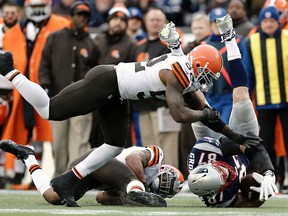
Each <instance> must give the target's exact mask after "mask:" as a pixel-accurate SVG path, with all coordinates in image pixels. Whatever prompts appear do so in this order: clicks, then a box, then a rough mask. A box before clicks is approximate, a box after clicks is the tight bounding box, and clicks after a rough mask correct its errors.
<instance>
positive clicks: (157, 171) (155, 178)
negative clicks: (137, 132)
mask: <svg viewBox="0 0 288 216" xmlns="http://www.w3.org/2000/svg"><path fill="white" fill-rule="evenodd" d="M32 148H33V147H31V146H30V147H29V146H22V145H18V144H16V143H15V142H13V141H10V140H3V141H0V149H2V150H3V151H6V152H9V153H12V154H14V155H15V156H17V157H18V159H21V160H22V162H23V163H24V164H25V165H26V166H27V169H28V170H29V172H30V175H31V177H32V180H33V182H34V184H35V186H36V188H37V190H38V191H39V192H40V193H41V195H42V196H43V198H44V199H45V200H46V201H47V202H48V203H50V204H53V205H61V204H65V201H63V200H62V199H61V198H60V197H59V196H58V194H57V193H56V192H55V191H54V190H53V188H52V187H51V185H50V181H51V179H50V177H48V176H47V175H46V174H45V173H44V172H43V170H42V169H41V167H40V165H39V164H38V162H37V160H36V158H35V152H34V151H33V149H32ZM92 151H93V149H92V150H91V151H88V152H87V153H85V154H83V155H81V156H80V157H78V158H77V159H75V160H74V161H73V162H72V163H71V164H70V165H69V167H68V170H70V169H71V168H72V167H73V166H74V165H75V164H77V163H79V162H80V161H82V160H83V159H85V158H86V157H87V156H88V155H89V154H90V153H91V152H92ZM163 157H164V155H163V151H162V149H161V148H160V147H158V146H147V147H130V148H127V149H124V150H123V151H122V152H121V153H120V154H119V155H118V156H117V157H116V158H114V159H112V160H110V161H109V162H107V163H106V164H105V165H104V166H102V167H101V168H99V169H98V170H96V171H94V172H92V173H90V174H89V175H87V176H86V177H85V178H83V179H82V180H81V181H79V182H78V183H77V184H76V185H75V187H74V191H73V196H74V197H75V199H76V200H78V199H80V198H81V197H82V196H83V195H84V194H85V193H86V192H87V191H89V190H92V189H98V190H104V191H100V192H98V193H97V195H96V200H97V202H98V203H101V204H104V205H123V204H131V205H138V206H139V205H140V206H150V207H166V205H167V203H166V201H165V200H164V199H163V198H167V197H169V198H171V197H173V196H174V195H175V194H177V193H178V192H179V191H180V190H181V188H182V183H183V181H184V178H183V175H182V174H181V173H180V171H179V170H177V169H176V168H174V167H172V168H171V169H169V170H165V172H162V171H161V170H162V166H163V165H162V161H163ZM166 166H167V165H166ZM178 172H179V173H178ZM175 174H176V175H175ZM164 175H165V177H168V178H165V179H164V180H163V179H162V176H164ZM138 179H139V180H140V181H141V182H142V183H143V184H144V185H146V188H147V189H149V190H150V189H151V190H153V193H148V192H141V193H140V194H141V196H135V193H133V192H132V193H131V192H130V191H132V190H134V191H135V190H138V191H142V185H141V184H139V183H138ZM167 182H171V183H172V184H171V185H170V186H169V188H168V190H163V184H164V183H165V186H167ZM129 192H130V193H129ZM157 194H158V195H157Z"/></svg>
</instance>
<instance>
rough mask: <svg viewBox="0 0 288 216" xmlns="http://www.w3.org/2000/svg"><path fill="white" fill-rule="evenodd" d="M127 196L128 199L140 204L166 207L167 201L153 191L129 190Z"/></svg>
mask: <svg viewBox="0 0 288 216" xmlns="http://www.w3.org/2000/svg"><path fill="white" fill-rule="evenodd" d="M127 196H128V198H129V199H130V200H132V201H133V202H135V203H138V204H140V205H142V206H149V207H167V203H166V201H165V200H164V198H163V197H161V196H159V195H157V194H154V193H149V192H143V191H130V192H129V193H128V194H127Z"/></svg>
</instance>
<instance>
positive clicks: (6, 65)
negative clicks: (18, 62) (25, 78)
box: [0, 52, 15, 76]
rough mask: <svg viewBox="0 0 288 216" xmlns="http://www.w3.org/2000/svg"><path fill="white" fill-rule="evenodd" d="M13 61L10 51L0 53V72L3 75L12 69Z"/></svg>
mask: <svg viewBox="0 0 288 216" xmlns="http://www.w3.org/2000/svg"><path fill="white" fill-rule="evenodd" d="M13 65H14V61H13V56H12V54H11V52H5V53H0V74H1V75H3V76H5V75H6V74H7V73H9V72H10V71H12V70H14V69H15V68H14V66H13Z"/></svg>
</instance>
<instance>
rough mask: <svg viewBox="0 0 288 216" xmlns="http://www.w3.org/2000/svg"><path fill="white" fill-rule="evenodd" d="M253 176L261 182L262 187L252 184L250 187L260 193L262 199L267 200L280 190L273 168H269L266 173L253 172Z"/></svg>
mask: <svg viewBox="0 0 288 216" xmlns="http://www.w3.org/2000/svg"><path fill="white" fill-rule="evenodd" d="M252 177H253V178H254V179H255V180H256V181H257V182H258V183H259V184H260V187H255V186H251V187H250V189H251V190H253V191H256V192H258V193H259V200H260V201H264V200H267V199H268V198H269V197H270V196H275V194H276V193H278V192H279V191H278V188H277V186H276V184H275V181H276V179H275V174H274V173H273V172H272V171H271V170H267V171H266V172H265V173H264V175H261V174H259V173H256V172H253V174H252Z"/></svg>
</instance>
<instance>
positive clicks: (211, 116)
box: [202, 108, 219, 124]
mask: <svg viewBox="0 0 288 216" xmlns="http://www.w3.org/2000/svg"><path fill="white" fill-rule="evenodd" d="M202 111H203V115H204V119H203V121H208V122H209V123H210V124H214V123H217V121H218V120H219V112H218V111H217V110H216V109H211V108H204V109H203V110H202Z"/></svg>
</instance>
